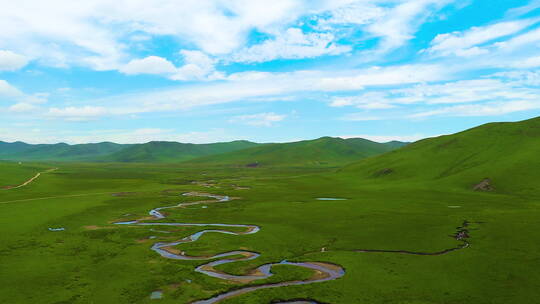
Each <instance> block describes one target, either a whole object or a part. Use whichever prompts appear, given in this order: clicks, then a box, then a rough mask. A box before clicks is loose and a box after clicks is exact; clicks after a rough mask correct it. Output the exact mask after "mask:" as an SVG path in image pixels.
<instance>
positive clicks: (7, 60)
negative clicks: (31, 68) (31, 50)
mask: <svg viewBox="0 0 540 304" xmlns="http://www.w3.org/2000/svg"><path fill="white" fill-rule="evenodd" d="M28 61H29V59H28V58H27V57H26V56H23V55H19V54H16V53H14V52H12V51H7V50H0V71H15V70H18V69H20V68H22V67H24V66H25V65H26V64H27V63H28Z"/></svg>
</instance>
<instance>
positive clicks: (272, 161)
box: [186, 137, 405, 166]
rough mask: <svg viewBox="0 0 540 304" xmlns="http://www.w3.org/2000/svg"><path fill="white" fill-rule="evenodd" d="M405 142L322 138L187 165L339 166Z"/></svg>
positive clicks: (270, 145) (205, 158)
mask: <svg viewBox="0 0 540 304" xmlns="http://www.w3.org/2000/svg"><path fill="white" fill-rule="evenodd" d="M401 145H405V143H401V144H397V143H396V142H391V143H385V144H381V143H376V142H372V141H369V140H367V139H362V138H350V139H342V138H334V137H321V138H318V139H315V140H304V141H298V142H291V143H275V144H266V145H261V146H258V147H253V148H249V149H244V150H239V151H235V152H230V153H224V154H219V155H213V156H209V157H201V158H197V159H194V160H191V161H188V162H186V164H192V165H209V166H285V165H286V166H306V165H308V166H336V165H342V164H346V163H350V162H353V161H356V160H359V159H362V158H365V157H369V156H373V155H377V154H381V153H384V152H388V151H391V150H394V149H396V148H398V147H399V146H401Z"/></svg>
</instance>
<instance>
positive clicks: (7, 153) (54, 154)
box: [0, 142, 130, 161]
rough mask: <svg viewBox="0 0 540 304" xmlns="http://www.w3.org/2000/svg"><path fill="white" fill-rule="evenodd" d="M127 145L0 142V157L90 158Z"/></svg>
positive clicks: (28, 158)
mask: <svg viewBox="0 0 540 304" xmlns="http://www.w3.org/2000/svg"><path fill="white" fill-rule="evenodd" d="M129 146H130V145H120V144H115V143H111V142H102V143H96V144H79V145H68V144H65V143H58V144H40V145H31V144H26V143H23V142H14V143H6V142H0V159H5V160H17V161H18V160H24V161H29V160H31V161H47V160H48V161H51V160H54V161H78V160H92V159H94V158H97V157H100V156H103V155H107V154H111V153H114V152H117V151H120V150H122V149H125V148H126V147H129Z"/></svg>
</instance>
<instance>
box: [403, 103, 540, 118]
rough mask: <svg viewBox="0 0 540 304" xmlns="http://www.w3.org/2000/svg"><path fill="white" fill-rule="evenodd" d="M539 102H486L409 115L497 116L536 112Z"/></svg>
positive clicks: (539, 106) (419, 116)
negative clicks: (529, 111)
mask: <svg viewBox="0 0 540 304" xmlns="http://www.w3.org/2000/svg"><path fill="white" fill-rule="evenodd" d="M538 109H540V102H539V101H537V100H534V101H533V100H515V101H508V102H488V103H483V104H469V105H458V106H451V107H445V108H442V109H437V110H432V111H425V112H419V113H416V114H413V115H410V117H411V118H422V117H431V116H440V115H443V116H497V115H503V114H508V113H514V112H521V111H528V110H538Z"/></svg>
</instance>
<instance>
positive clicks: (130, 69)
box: [120, 56, 176, 75]
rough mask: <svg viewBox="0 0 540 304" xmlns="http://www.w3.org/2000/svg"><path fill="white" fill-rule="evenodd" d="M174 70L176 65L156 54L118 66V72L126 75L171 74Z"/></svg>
mask: <svg viewBox="0 0 540 304" xmlns="http://www.w3.org/2000/svg"><path fill="white" fill-rule="evenodd" d="M175 71H176V67H175V66H174V65H173V64H172V63H171V62H170V61H168V60H167V59H165V58H161V57H158V56H148V57H146V58H143V59H134V60H131V61H130V62H129V63H128V64H126V65H125V66H123V67H121V68H120V72H122V73H124V74H128V75H137V74H172V73H174V72H175Z"/></svg>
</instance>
